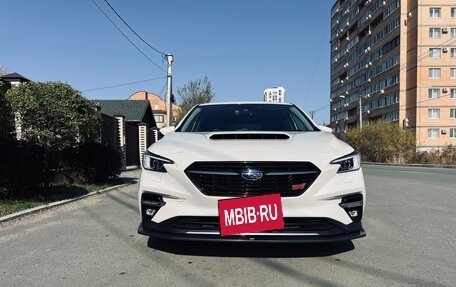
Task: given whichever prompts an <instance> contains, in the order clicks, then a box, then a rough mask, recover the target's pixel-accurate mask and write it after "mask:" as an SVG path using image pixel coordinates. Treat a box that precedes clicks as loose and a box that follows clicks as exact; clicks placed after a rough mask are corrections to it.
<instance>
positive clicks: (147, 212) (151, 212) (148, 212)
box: [146, 208, 157, 216]
mask: <svg viewBox="0 0 456 287" xmlns="http://www.w3.org/2000/svg"><path fill="white" fill-rule="evenodd" d="M155 212H157V211H156V210H155V209H150V208H148V209H146V215H149V216H154V215H155Z"/></svg>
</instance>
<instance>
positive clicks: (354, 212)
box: [348, 210, 358, 218]
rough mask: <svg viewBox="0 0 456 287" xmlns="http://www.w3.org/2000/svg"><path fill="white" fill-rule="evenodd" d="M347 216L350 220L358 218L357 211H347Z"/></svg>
mask: <svg viewBox="0 0 456 287" xmlns="http://www.w3.org/2000/svg"><path fill="white" fill-rule="evenodd" d="M348 215H350V217H351V218H353V217H357V216H358V211H357V210H349V211H348Z"/></svg>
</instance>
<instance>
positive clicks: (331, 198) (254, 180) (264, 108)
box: [138, 102, 366, 242]
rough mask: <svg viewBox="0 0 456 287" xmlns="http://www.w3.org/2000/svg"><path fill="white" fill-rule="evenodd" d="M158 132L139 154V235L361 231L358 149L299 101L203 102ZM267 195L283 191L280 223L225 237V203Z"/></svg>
mask: <svg viewBox="0 0 456 287" xmlns="http://www.w3.org/2000/svg"><path fill="white" fill-rule="evenodd" d="M161 131H162V133H163V134H164V137H163V138H162V139H160V140H159V141H157V142H155V143H154V144H152V145H151V146H150V147H149V148H148V150H147V151H146V152H145V154H144V158H143V162H142V164H143V166H142V171H141V178H140V184H139V194H138V201H139V209H140V215H141V224H140V226H139V229H138V232H139V233H140V234H143V235H147V236H151V237H153V238H159V239H171V240H192V241H250V242H252V241H254V242H258V241H260V242H327V241H345V240H351V239H354V238H359V237H363V236H365V231H364V229H363V227H362V224H361V219H362V217H363V212H364V206H365V199H366V191H365V185H364V178H363V173H362V168H361V160H360V155H359V154H358V153H357V152H356V151H355V150H354V149H353V148H352V147H350V146H349V145H348V144H346V143H345V142H343V141H341V140H339V139H337V138H336V137H335V136H334V135H333V134H332V133H331V130H330V129H328V128H326V127H319V126H317V125H316V124H315V123H314V122H313V121H312V120H311V119H310V118H309V117H308V116H307V115H306V114H305V113H304V112H303V111H302V110H301V109H299V108H298V107H297V106H296V105H293V104H288V103H267V102H242V103H208V104H202V105H198V106H196V107H194V108H193V109H192V110H191V111H190V112H189V113H188V114H187V115H186V116H185V118H184V119H183V120H182V121H181V122H180V124H179V125H178V126H177V127H176V128H174V127H167V128H164V129H162V130H161ZM268 194H280V197H279V199H280V200H281V207H282V214H281V215H282V216H283V222H284V224H283V228H280V229H275V230H264V231H255V232H243V233H239V234H231V235H228V236H222V234H221V232H220V229H221V224H223V223H222V222H221V221H220V218H221V217H220V210H219V203H220V201H223V200H227V199H233V198H241V199H242V198H247V197H253V196H261V195H268ZM257 214H259V213H257ZM227 215H229V214H227ZM231 219H233V218H231ZM231 223H233V224H234V223H235V222H234V220H232V222H231ZM240 223H242V222H240Z"/></svg>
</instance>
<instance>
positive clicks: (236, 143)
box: [149, 131, 353, 165]
mask: <svg viewBox="0 0 456 287" xmlns="http://www.w3.org/2000/svg"><path fill="white" fill-rule="evenodd" d="M226 135H228V136H232V137H231V138H233V136H234V137H236V136H241V137H243V138H246V137H247V138H248V137H249V135H253V136H254V138H257V137H258V135H266V138H270V137H271V135H272V137H274V135H278V136H279V138H286V139H223V137H224V136H226ZM214 138H219V139H214ZM220 138H222V139H220ZM149 151H150V152H152V153H154V154H158V155H160V156H164V157H166V158H169V159H171V160H173V161H174V162H176V163H178V162H180V163H182V164H185V165H187V164H190V163H191V162H193V161H311V162H313V163H314V164H317V165H321V164H322V165H327V164H328V163H329V162H330V161H331V160H333V159H335V158H338V157H340V156H344V155H346V154H348V153H350V152H352V151H353V148H352V147H350V146H349V145H348V144H346V143H345V142H343V141H341V140H339V139H337V138H336V137H335V136H334V135H333V134H332V133H328V132H321V131H312V132H299V133H296V132H280V133H252V132H239V133H186V132H170V133H167V134H166V135H165V136H164V137H163V138H162V139H161V140H159V141H157V142H156V143H154V144H153V145H151V146H150V147H149Z"/></svg>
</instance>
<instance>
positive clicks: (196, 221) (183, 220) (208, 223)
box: [167, 216, 341, 234]
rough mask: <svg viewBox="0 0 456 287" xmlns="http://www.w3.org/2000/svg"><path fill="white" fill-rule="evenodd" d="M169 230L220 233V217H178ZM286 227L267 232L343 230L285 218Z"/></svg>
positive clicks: (318, 220) (314, 221) (322, 221)
mask: <svg viewBox="0 0 456 287" xmlns="http://www.w3.org/2000/svg"><path fill="white" fill-rule="evenodd" d="M167 223H168V224H167V228H169V229H171V230H174V231H177V232H189V231H219V230H220V223H219V218H218V217H184V216H183V217H176V218H173V219H170V220H169V221H168V222H167ZM284 223H285V226H284V228H283V229H280V230H273V231H266V232H268V233H284V232H286V233H293V232H296V233H302V232H308V233H319V234H326V233H327V234H338V233H341V230H340V229H339V228H338V227H337V226H335V225H334V224H333V223H332V222H331V221H328V220H326V219H324V218H293V217H290V218H284Z"/></svg>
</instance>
